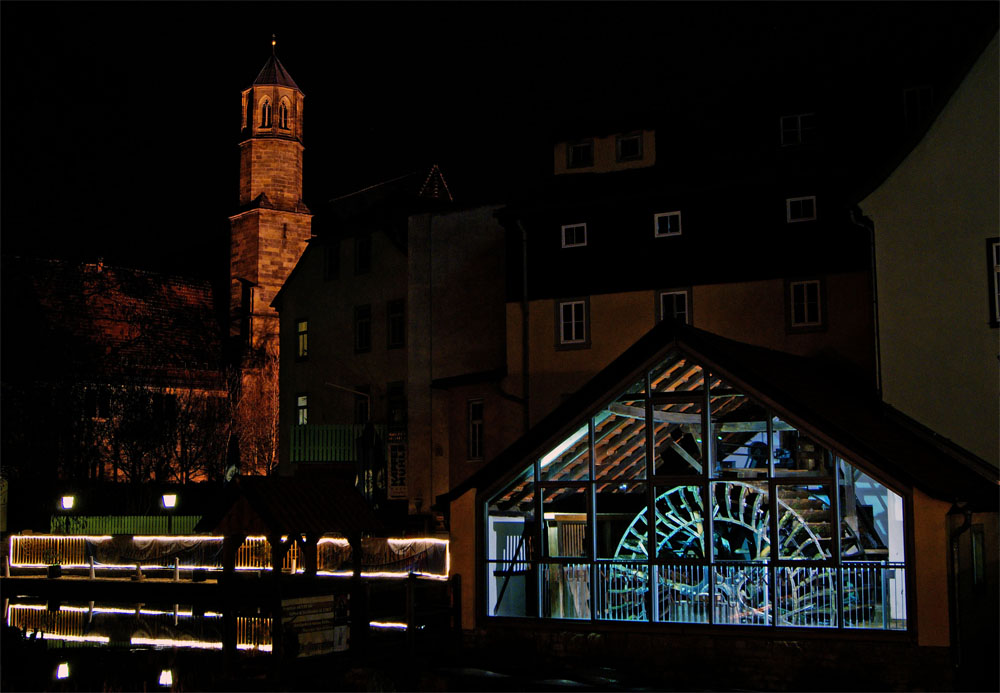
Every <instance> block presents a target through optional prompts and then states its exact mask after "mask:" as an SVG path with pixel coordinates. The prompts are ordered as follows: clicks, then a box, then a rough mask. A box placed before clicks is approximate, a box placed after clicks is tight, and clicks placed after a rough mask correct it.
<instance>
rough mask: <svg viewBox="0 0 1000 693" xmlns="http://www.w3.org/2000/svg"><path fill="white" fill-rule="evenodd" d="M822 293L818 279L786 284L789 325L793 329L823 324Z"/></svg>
mask: <svg viewBox="0 0 1000 693" xmlns="http://www.w3.org/2000/svg"><path fill="white" fill-rule="evenodd" d="M822 301H823V291H822V286H821V284H820V281H819V280H818V279H806V280H803V281H790V282H788V307H789V325H790V326H791V327H793V328H800V327H820V326H822V324H823V304H822Z"/></svg>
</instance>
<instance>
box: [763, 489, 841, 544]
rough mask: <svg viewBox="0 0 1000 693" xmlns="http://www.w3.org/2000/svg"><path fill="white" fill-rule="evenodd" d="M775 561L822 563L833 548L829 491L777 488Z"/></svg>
mask: <svg viewBox="0 0 1000 693" xmlns="http://www.w3.org/2000/svg"><path fill="white" fill-rule="evenodd" d="M775 490H776V492H777V494H778V557H779V558H783V559H792V560H823V559H826V558H829V557H830V554H831V551H832V546H833V521H832V520H833V518H832V511H831V508H830V488H829V487H828V486H826V485H824V484H813V485H810V486H804V485H802V486H800V485H784V484H782V485H779V486H777V487H776V489H775Z"/></svg>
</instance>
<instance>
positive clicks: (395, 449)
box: [388, 442, 406, 500]
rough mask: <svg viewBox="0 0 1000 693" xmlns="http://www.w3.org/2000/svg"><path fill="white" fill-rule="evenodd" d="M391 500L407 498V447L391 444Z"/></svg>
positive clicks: (400, 444)
mask: <svg viewBox="0 0 1000 693" xmlns="http://www.w3.org/2000/svg"><path fill="white" fill-rule="evenodd" d="M388 447H389V498H390V499H393V500H396V499H400V498H406V445H404V444H402V443H391V442H390V443H389V446H388Z"/></svg>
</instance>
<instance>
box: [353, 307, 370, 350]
mask: <svg viewBox="0 0 1000 693" xmlns="http://www.w3.org/2000/svg"><path fill="white" fill-rule="evenodd" d="M371 350H372V307H371V304H370V303H366V304H364V305H361V306H354V353H356V354H365V353H368V352H370V351H371Z"/></svg>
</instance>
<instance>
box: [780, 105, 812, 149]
mask: <svg viewBox="0 0 1000 693" xmlns="http://www.w3.org/2000/svg"><path fill="white" fill-rule="evenodd" d="M804 118H809V119H811V120H810V121H808V123H803V119H804ZM778 127H779V129H780V142H781V146H782V147H797V146H801V145H808V144H814V143H815V142H816V136H817V130H818V127H817V122H816V113H815V112H809V113H790V114H788V115H783V116H781V117H779V118H778ZM786 133H787V135H788V136H787V137H786Z"/></svg>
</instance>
